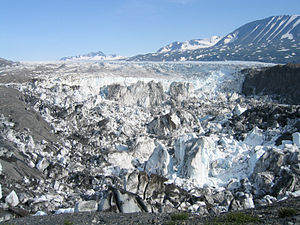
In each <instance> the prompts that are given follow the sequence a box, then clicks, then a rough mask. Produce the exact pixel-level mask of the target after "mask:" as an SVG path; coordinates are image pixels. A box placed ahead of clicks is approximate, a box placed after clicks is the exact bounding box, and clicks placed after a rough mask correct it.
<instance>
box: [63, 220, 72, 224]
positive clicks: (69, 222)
mask: <svg viewBox="0 0 300 225" xmlns="http://www.w3.org/2000/svg"><path fill="white" fill-rule="evenodd" d="M64 225H73V222H71V221H69V220H65V221H64Z"/></svg>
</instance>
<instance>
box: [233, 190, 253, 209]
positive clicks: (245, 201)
mask: <svg viewBox="0 0 300 225" xmlns="http://www.w3.org/2000/svg"><path fill="white" fill-rule="evenodd" d="M251 208H254V202H253V197H252V195H251V194H247V193H243V192H237V193H236V194H235V198H234V199H233V200H232V201H231V203H230V206H229V210H234V211H235V210H243V209H251Z"/></svg>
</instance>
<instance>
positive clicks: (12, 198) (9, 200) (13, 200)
mask: <svg viewBox="0 0 300 225" xmlns="http://www.w3.org/2000/svg"><path fill="white" fill-rule="evenodd" d="M5 203H6V204H8V205H10V206H17V205H18V204H19V198H18V196H17V194H16V192H15V191H12V192H10V194H9V195H7V196H6V198H5Z"/></svg>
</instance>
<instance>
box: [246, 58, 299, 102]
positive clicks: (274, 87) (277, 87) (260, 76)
mask: <svg viewBox="0 0 300 225" xmlns="http://www.w3.org/2000/svg"><path fill="white" fill-rule="evenodd" d="M244 72H246V73H247V75H246V78H245V81H244V84H243V89H242V92H243V94H245V95H246V96H249V95H274V96H278V97H279V100H280V102H282V103H287V104H300V89H299V86H300V64H287V65H283V66H282V65H278V66H274V67H271V68H265V69H261V70H247V71H244Z"/></svg>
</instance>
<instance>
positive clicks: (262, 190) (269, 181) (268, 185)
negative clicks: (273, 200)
mask: <svg viewBox="0 0 300 225" xmlns="http://www.w3.org/2000/svg"><path fill="white" fill-rule="evenodd" d="M274 178H275V177H274V174H273V173H272V172H261V173H257V174H256V175H255V180H254V182H255V185H256V187H257V188H256V195H259V196H263V195H266V194H270V193H271V190H272V186H273V185H274V183H273V181H274Z"/></svg>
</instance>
